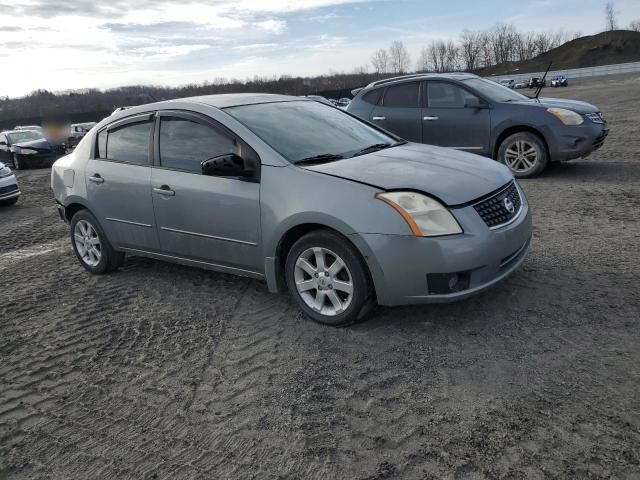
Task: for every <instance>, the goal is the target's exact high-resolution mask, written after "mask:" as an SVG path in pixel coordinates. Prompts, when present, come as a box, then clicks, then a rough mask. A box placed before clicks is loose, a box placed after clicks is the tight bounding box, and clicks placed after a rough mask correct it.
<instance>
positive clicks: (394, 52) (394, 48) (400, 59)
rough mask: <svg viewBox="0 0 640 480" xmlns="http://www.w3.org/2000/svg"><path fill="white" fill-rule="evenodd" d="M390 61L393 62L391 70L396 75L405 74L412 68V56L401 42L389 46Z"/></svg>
mask: <svg viewBox="0 0 640 480" xmlns="http://www.w3.org/2000/svg"><path fill="white" fill-rule="evenodd" d="M389 60H390V62H391V70H392V71H393V72H394V73H400V74H402V73H405V72H407V71H408V70H409V67H410V66H411V56H410V55H409V52H408V51H407V48H406V47H405V46H404V43H402V42H400V41H397V40H396V41H395V42H391V45H390V46H389Z"/></svg>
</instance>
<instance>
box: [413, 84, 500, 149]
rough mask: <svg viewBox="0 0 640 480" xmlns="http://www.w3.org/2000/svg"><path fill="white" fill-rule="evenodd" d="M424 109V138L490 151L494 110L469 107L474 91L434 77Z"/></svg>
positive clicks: (429, 85)
mask: <svg viewBox="0 0 640 480" xmlns="http://www.w3.org/2000/svg"><path fill="white" fill-rule="evenodd" d="M425 84H426V85H427V88H426V91H427V95H426V104H425V108H423V109H422V141H423V143H428V144H430V145H438V146H440V147H449V148H455V149H459V150H465V151H468V152H471V153H477V154H479V155H490V154H491V152H490V149H489V144H490V135H491V114H490V110H489V109H488V108H467V107H465V102H466V100H467V98H471V97H475V96H474V95H473V94H472V93H471V92H469V91H468V90H466V89H464V88H462V87H461V86H459V85H456V84H454V83H451V82H446V81H436V80H432V81H429V82H426V83H425Z"/></svg>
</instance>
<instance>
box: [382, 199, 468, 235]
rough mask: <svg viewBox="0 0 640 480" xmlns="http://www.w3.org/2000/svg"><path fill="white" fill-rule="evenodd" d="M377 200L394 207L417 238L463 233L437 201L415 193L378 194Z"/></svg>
mask: <svg viewBox="0 0 640 480" xmlns="http://www.w3.org/2000/svg"><path fill="white" fill-rule="evenodd" d="M376 198H377V199H379V200H382V201H383V202H385V203H387V204H388V205H390V206H391V207H393V208H394V209H395V210H396V211H397V212H398V213H399V214H400V215H402V218H404V220H405V221H406V222H407V224H408V225H409V228H410V229H411V233H413V234H414V235H415V236H416V237H435V236H439V235H455V234H457V233H462V228H460V225H459V224H458V222H457V221H456V219H455V218H453V215H451V212H449V210H448V209H447V207H445V206H444V205H442V204H441V203H440V202H438V201H437V200H435V199H433V198H431V197H427V196H426V195H422V194H420V193H415V192H387V193H378V194H377V195H376Z"/></svg>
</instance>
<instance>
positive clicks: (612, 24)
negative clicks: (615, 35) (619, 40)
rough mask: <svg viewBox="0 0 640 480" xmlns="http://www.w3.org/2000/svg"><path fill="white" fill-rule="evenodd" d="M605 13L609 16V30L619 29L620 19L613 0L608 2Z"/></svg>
mask: <svg viewBox="0 0 640 480" xmlns="http://www.w3.org/2000/svg"><path fill="white" fill-rule="evenodd" d="M604 12H605V15H606V16H607V30H609V31H611V32H612V31H614V30H617V29H618V20H617V19H616V9H615V7H614V5H613V2H607V4H606V5H605V7H604Z"/></svg>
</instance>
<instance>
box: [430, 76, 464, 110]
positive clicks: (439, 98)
mask: <svg viewBox="0 0 640 480" xmlns="http://www.w3.org/2000/svg"><path fill="white" fill-rule="evenodd" d="M428 96H429V100H428V101H429V107H430V108H464V106H465V102H466V100H467V98H474V97H475V96H474V95H472V94H471V93H469V92H468V91H467V90H465V89H464V88H460V87H458V86H457V85H454V84H452V83H447V82H429V87H428Z"/></svg>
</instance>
